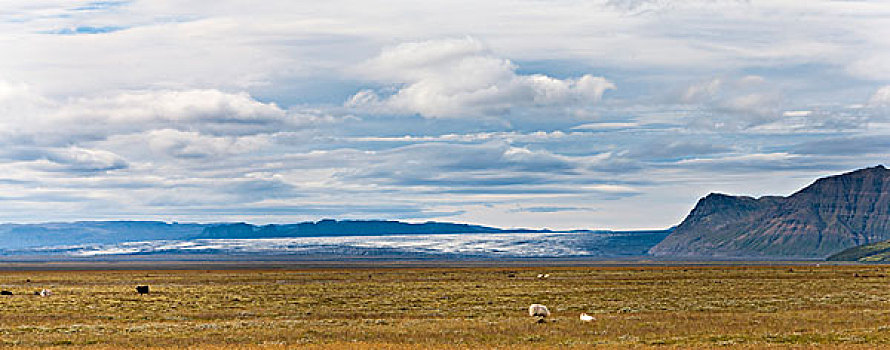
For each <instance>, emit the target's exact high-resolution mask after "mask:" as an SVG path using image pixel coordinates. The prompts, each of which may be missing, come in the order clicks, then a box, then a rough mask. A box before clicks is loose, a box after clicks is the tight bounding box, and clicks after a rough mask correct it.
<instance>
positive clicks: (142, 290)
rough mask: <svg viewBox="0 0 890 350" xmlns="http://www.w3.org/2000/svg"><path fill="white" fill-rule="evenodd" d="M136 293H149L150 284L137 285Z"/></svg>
mask: <svg viewBox="0 0 890 350" xmlns="http://www.w3.org/2000/svg"><path fill="white" fill-rule="evenodd" d="M136 293H139V294H148V286H136Z"/></svg>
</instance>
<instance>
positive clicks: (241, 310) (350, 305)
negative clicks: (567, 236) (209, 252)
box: [0, 265, 890, 349]
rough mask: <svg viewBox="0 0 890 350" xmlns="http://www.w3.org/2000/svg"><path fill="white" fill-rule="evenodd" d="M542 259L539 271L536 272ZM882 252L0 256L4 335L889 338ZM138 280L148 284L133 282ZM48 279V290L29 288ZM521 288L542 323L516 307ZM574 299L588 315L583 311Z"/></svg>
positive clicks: (836, 344) (38, 339)
mask: <svg viewBox="0 0 890 350" xmlns="http://www.w3.org/2000/svg"><path fill="white" fill-rule="evenodd" d="M539 273H548V274H550V275H551V277H550V278H549V279H538V278H537V277H536V276H537V275H538V274H539ZM887 274H890V271H888V268H887V267H885V266H869V265H855V266H822V267H817V266H793V267H788V266H785V267H770V266H718V267H713V266H711V267H707V266H683V267H672V266H649V267H564V268H559V267H547V268H519V267H515V268H416V269H367V270H361V269H348V270H347V269H332V270H323V269H311V270H230V271H216V270H201V271H195V270H192V271H161V270H158V271H3V272H0V288H2V289H3V290H8V291H12V292H13V293H14V294H15V295H13V296H3V297H0V345H3V346H25V347H45V346H58V347H71V346H87V347H96V348H118V347H140V348H144V347H186V346H189V347H196V348H213V349H225V348H236V347H239V348H265V347H268V348H289V347H293V346H296V345H305V346H308V347H340V348H350V349H353V348H354V349H361V348H391V349H403V348H405V349H407V348H414V347H418V346H419V347H426V348H454V347H500V348H514V347H517V346H519V347H528V348H540V347H548V346H553V347H557V346H558V347H562V346H589V345H606V346H615V347H649V346H656V347H666V346H673V347H696V348H700V347H717V346H726V345H737V346H741V347H746V348H760V347H766V346H770V347H786V346H803V347H810V346H815V345H824V346H829V347H832V348H856V349H867V348H873V347H877V346H890V283H888V282H890V278H888V277H886V275H887ZM136 284H148V285H151V287H152V293H151V294H150V295H145V296H140V295H137V294H136V292H135V290H134V288H133V286H135V285H136ZM41 288H51V289H52V290H53V291H54V292H55V295H53V296H51V297H47V298H41V297H39V296H34V295H32V294H33V292H34V291H37V290H40V289H41ZM531 303H542V304H545V305H547V306H548V307H550V310H551V311H552V312H553V317H552V319H551V322H548V323H545V324H538V323H535V322H534V320H533V319H531V318H529V317H528V316H527V315H526V308H527V307H528V305H529V304H531ZM582 312H586V313H588V314H591V315H593V316H595V317H596V321H594V322H591V323H582V322H580V321H579V320H578V315H579V314H580V313H582Z"/></svg>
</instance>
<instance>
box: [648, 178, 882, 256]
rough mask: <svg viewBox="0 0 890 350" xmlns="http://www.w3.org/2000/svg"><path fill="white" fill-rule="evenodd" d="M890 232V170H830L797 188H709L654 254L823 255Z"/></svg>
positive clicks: (880, 238) (880, 239)
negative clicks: (749, 191)
mask: <svg viewBox="0 0 890 350" xmlns="http://www.w3.org/2000/svg"><path fill="white" fill-rule="evenodd" d="M887 239H890V170H887V168H885V167H884V166H883V165H878V166H874V167H869V168H864V169H859V170H854V171H851V172H847V173H843V174H839V175H833V176H828V177H824V178H820V179H818V180H816V181H814V182H813V183H812V184H810V185H809V186H806V187H804V188H802V189H800V190H798V191H797V192H794V193H793V194H791V195H789V196H786V197H781V196H763V197H759V198H754V197H749V196H731V195H725V194H717V193H712V194H709V195H707V196H705V197H703V198H702V199H700V200H699V201H698V203H697V204H696V206H695V207H694V208H693V210H692V211H691V212H690V214H689V215H688V216H687V217H686V218H685V219H684V220H683V222H682V223H681V224H680V225H678V226H677V228H676V229H675V230H674V231H673V232H672V233H671V234H670V235H668V236H667V237H666V238H665V239H664V240H663V241H662V242H660V243H658V244H657V245H655V246H654V247H653V248H652V249H650V251H649V253H650V254H652V255H655V256H676V257H733V258H735V257H752V258H771V257H788V258H824V257H827V256H829V255H831V254H833V253H836V252H838V251H840V250H843V249H846V248H849V247H853V246H858V245H862V244H867V243H872V242H878V241H883V240H887Z"/></svg>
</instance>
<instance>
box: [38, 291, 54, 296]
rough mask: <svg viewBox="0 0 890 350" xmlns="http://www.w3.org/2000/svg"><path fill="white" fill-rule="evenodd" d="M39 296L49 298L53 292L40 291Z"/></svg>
mask: <svg viewBox="0 0 890 350" xmlns="http://www.w3.org/2000/svg"><path fill="white" fill-rule="evenodd" d="M39 295H40V296H42V297H48V296H50V295H53V291H51V290H49V289H44V290H41V291H40V293H39Z"/></svg>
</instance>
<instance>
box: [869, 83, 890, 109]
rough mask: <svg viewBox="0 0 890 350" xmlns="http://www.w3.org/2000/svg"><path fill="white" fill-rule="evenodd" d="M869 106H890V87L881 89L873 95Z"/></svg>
mask: <svg viewBox="0 0 890 350" xmlns="http://www.w3.org/2000/svg"><path fill="white" fill-rule="evenodd" d="M868 104H869V105H870V106H874V107H884V106H890V85H887V86H884V87H881V88H880V89H878V91H875V93H874V95H871V99H869V100H868Z"/></svg>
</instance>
